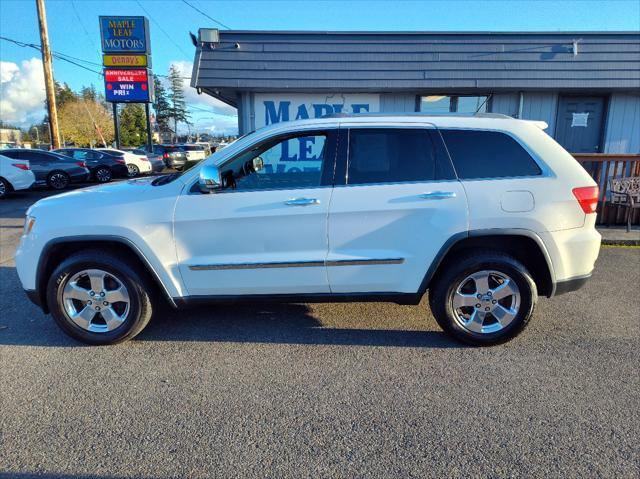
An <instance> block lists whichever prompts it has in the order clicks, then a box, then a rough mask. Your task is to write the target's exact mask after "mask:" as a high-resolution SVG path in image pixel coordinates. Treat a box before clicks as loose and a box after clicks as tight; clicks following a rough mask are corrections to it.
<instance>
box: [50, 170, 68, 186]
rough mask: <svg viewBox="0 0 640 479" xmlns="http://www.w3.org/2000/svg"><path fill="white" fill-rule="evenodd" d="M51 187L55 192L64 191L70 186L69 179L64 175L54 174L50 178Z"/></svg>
mask: <svg viewBox="0 0 640 479" xmlns="http://www.w3.org/2000/svg"><path fill="white" fill-rule="evenodd" d="M49 185H50V186H51V187H52V188H53V189H54V190H63V189H65V188H66V187H67V186H68V185H69V178H67V175H65V174H64V173H54V174H52V175H51V176H50V177H49Z"/></svg>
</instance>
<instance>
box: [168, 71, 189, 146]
mask: <svg viewBox="0 0 640 479" xmlns="http://www.w3.org/2000/svg"><path fill="white" fill-rule="evenodd" d="M169 100H170V101H171V106H170V108H169V111H170V112H171V118H172V119H173V126H174V128H173V130H174V135H175V136H176V137H177V135H178V123H179V122H184V123H187V124H188V123H189V118H190V117H189V113H188V112H187V104H186V101H185V99H184V86H183V83H182V77H181V76H180V71H179V70H178V69H177V68H176V67H175V65H171V68H170V69H169Z"/></svg>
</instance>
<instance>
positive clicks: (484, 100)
mask: <svg viewBox="0 0 640 479" xmlns="http://www.w3.org/2000/svg"><path fill="white" fill-rule="evenodd" d="M488 104H489V101H488V97H487V95H479V96H466V95H429V96H423V97H421V98H420V111H421V112H423V113H434V114H436V113H450V112H457V113H476V112H480V113H486V112H487V111H489V108H488Z"/></svg>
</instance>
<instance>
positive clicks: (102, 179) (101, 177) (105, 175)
mask: <svg viewBox="0 0 640 479" xmlns="http://www.w3.org/2000/svg"><path fill="white" fill-rule="evenodd" d="M112 176H113V175H112V174H111V170H110V169H109V168H107V167H106V166H99V167H98V168H96V171H95V173H94V177H95V179H96V181H97V182H98V183H107V182H109V181H111V178H112Z"/></svg>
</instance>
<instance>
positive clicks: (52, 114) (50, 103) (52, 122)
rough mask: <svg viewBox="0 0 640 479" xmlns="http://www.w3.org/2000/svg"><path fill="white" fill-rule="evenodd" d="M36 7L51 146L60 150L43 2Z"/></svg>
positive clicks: (40, 1)
mask: <svg viewBox="0 0 640 479" xmlns="http://www.w3.org/2000/svg"><path fill="white" fill-rule="evenodd" d="M36 6H37V7H38V26H39V28H40V46H41V50H42V63H43V64H44V83H45V86H46V90H47V109H48V114H49V126H50V127H51V146H52V147H53V148H54V149H55V148H60V134H59V132H58V110H57V109H56V92H55V89H54V86H53V67H52V65H51V48H50V47H49V33H48V31H47V13H46V11H45V9H44V0H36Z"/></svg>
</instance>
